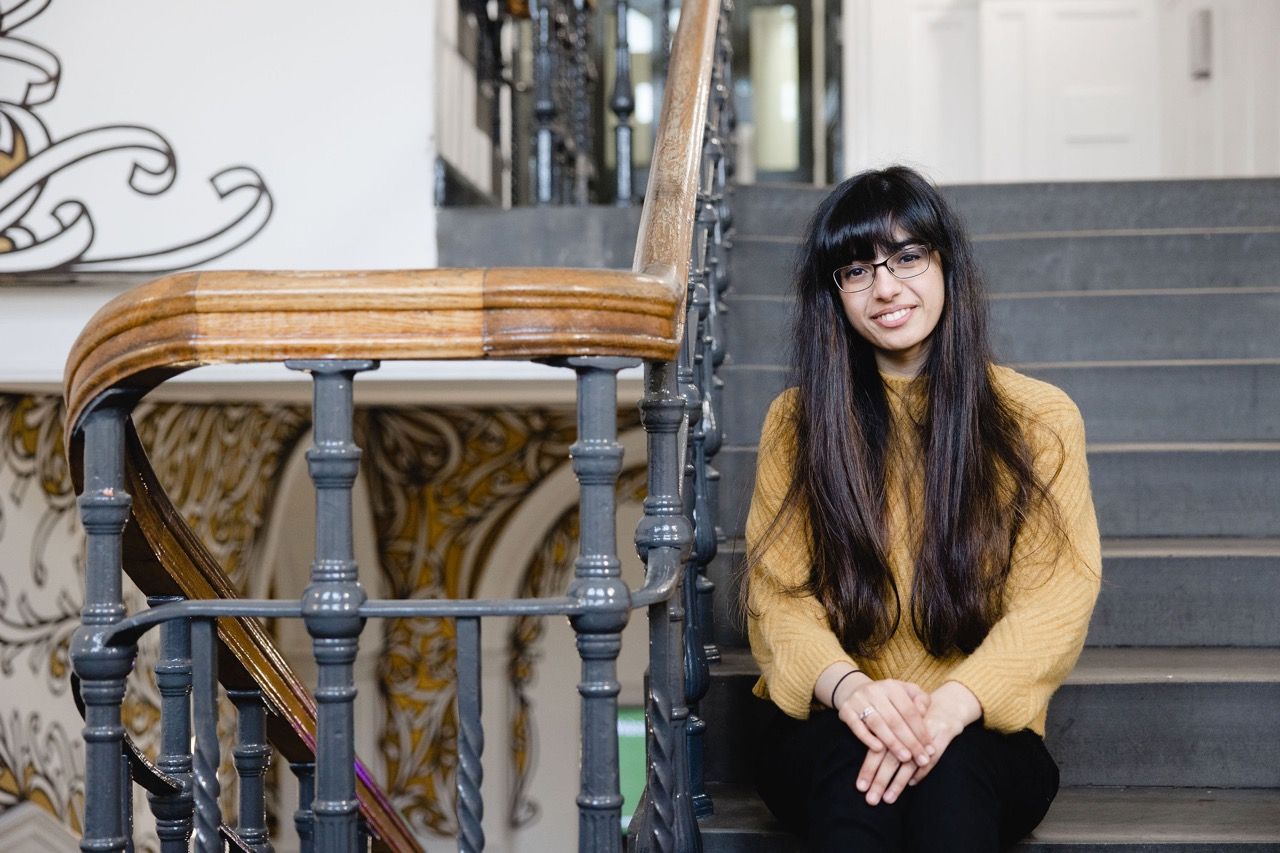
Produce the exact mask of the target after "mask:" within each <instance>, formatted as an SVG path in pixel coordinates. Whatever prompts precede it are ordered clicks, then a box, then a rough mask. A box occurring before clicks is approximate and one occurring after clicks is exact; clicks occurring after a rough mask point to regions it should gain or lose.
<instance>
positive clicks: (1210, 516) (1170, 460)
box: [715, 442, 1280, 538]
mask: <svg viewBox="0 0 1280 853" xmlns="http://www.w3.org/2000/svg"><path fill="white" fill-rule="evenodd" d="M755 465H756V448H755V447H754V446H725V447H723V448H722V449H721V450H720V452H719V453H718V454H717V455H716V458H715V466H716V468H717V469H719V471H720V474H721V482H720V512H719V519H720V524H721V527H722V528H723V529H724V532H725V534H726V535H728V536H731V537H738V536H741V535H742V531H743V528H744V526H745V523H746V518H747V509H748V507H749V505H750V501H751V491H752V486H753V484H754V483H755ZM1089 479H1090V485H1091V487H1092V490H1093V500H1094V507H1095V509H1096V510H1097V513H1098V524H1099V528H1100V529H1101V531H1102V535H1103V536H1106V537H1133V536H1154V537H1204V536H1213V537H1242V538H1265V537H1269V536H1273V535H1277V534H1280V443H1277V442H1221V443H1217V442H1214V443H1210V442H1204V443H1190V442H1181V443H1150V442H1148V443H1140V444H1139V443H1097V444H1090V446H1089Z"/></svg>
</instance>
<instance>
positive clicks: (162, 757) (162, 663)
mask: <svg viewBox="0 0 1280 853" xmlns="http://www.w3.org/2000/svg"><path fill="white" fill-rule="evenodd" d="M178 601H182V597H181V596H169V595H154V596H151V597H149V598H148V599H147V603H148V604H149V605H151V606H152V607H160V606H163V605H165V604H172V603H175V602H178ZM156 687H157V688H158V689H159V691H160V754H159V755H158V756H157V757H156V767H157V768H159V769H160V770H161V771H162V772H164V773H166V774H168V775H169V776H172V777H173V778H174V779H177V780H178V781H179V782H180V783H181V784H182V789H181V790H179V791H175V792H174V793H171V794H163V795H161V794H152V795H150V797H149V799H150V801H151V812H152V814H154V815H155V817H156V836H157V837H158V838H159V839H160V850H161V853H184V851H186V850H187V849H188V848H189V845H190V842H191V826H192V810H193V809H194V808H195V801H194V800H193V799H192V795H191V620H190V619H185V618H179V619H169V620H167V621H165V622H164V624H162V625H161V626H160V660H159V661H157V663H156Z"/></svg>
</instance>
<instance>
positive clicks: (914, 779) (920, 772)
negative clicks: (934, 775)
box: [907, 736, 951, 785]
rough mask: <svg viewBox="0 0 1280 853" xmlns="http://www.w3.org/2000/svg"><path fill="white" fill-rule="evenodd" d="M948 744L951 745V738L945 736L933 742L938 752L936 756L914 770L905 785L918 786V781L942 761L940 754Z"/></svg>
mask: <svg viewBox="0 0 1280 853" xmlns="http://www.w3.org/2000/svg"><path fill="white" fill-rule="evenodd" d="M950 743H951V738H949V737H945V736H939V738H938V739H937V740H935V741H934V742H933V745H934V746H935V747H936V748H937V750H938V754H937V756H936V757H934V759H933V760H932V761H930V762H929V763H928V764H922V765H919V766H917V767H916V769H915V772H914V773H913V774H912V775H911V781H910V782H908V783H907V784H909V785H919V784H920V781H921V780H922V779H924V777H926V776H928V775H929V771H930V770H932V769H933V768H934V767H935V766H937V764H938V761H940V760H941V759H942V753H943V752H945V751H946V749H947V746H949V745H950Z"/></svg>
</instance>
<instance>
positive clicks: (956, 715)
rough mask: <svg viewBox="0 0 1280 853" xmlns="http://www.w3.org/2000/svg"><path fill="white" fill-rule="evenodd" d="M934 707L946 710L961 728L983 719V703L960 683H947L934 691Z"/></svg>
mask: <svg viewBox="0 0 1280 853" xmlns="http://www.w3.org/2000/svg"><path fill="white" fill-rule="evenodd" d="M933 705H934V707H935V708H940V709H943V710H945V711H946V713H947V714H948V716H950V717H952V718H953V719H955V720H956V721H957V722H959V723H960V725H961V727H964V726H967V725H969V724H970V723H973V722H976V721H978V720H980V719H982V703H981V702H979V701H978V697H977V696H975V695H974V693H973V691H972V690H970V689H969V688H968V687H965V686H964V685H963V684H961V683H960V682H959V681H948V682H945V683H944V684H943V685H942V686H941V687H939V688H938V689H937V690H935V691H933Z"/></svg>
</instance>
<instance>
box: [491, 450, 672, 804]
mask: <svg viewBox="0 0 1280 853" xmlns="http://www.w3.org/2000/svg"><path fill="white" fill-rule="evenodd" d="M648 477H649V469H648V468H647V467H645V466H637V467H633V468H630V469H628V470H626V471H623V472H622V475H621V476H620V477H619V478H618V485H617V489H616V490H615V491H616V494H617V500H618V503H619V504H621V503H623V502H632V503H641V502H643V501H644V498H645V495H646V494H647V493H648ZM578 530H579V528H578V506H577V504H575V505H574V506H572V507H570V508H569V509H567V510H565V511H564V512H563V513H561V515H560V517H559V518H557V519H556V521H555V523H554V524H553V525H552V526H551V528H550V529H549V530H548V531H547V533H546V535H545V536H543V538H542V542H541V543H540V544H539V545H538V548H537V550H536V551H534V553H533V556H532V557H530V558H529V562H528V564H527V565H526V566H525V568H524V572H523V574H522V576H521V580H520V597H521V598H536V597H540V596H546V595H555V594H557V593H559V592H561V591H563V590H564V589H565V588H566V586H567V585H568V582H569V575H570V574H571V573H572V572H573V561H574V559H575V558H576V557H577V556H578ZM546 624H547V620H546V617H539V616H517V617H516V618H515V619H513V620H512V622H511V631H510V632H509V633H508V635H507V648H508V657H507V681H508V683H509V685H510V687H511V693H512V703H511V704H512V709H513V710H512V713H511V759H512V763H513V769H514V771H515V773H514V777H513V781H512V788H511V802H510V806H509V819H510V821H511V825H512V826H524V825H525V824H527V823H529V821H531V820H533V819H534V818H535V817H536V816H537V814H538V804H537V803H536V802H534V801H533V800H532V799H531V798H530V796H529V783H530V782H531V781H532V779H533V763H534V755H535V754H536V749H535V748H534V747H535V744H534V727H533V703H532V701H531V700H530V698H529V689H528V688H529V686H530V685H531V684H532V683H533V677H534V670H535V669H536V667H537V664H538V660H539V658H540V654H539V652H538V643H539V641H541V639H542V636H543V634H544V633H545V632H546Z"/></svg>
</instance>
